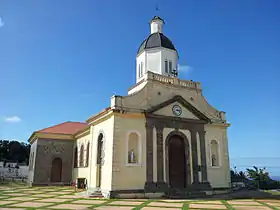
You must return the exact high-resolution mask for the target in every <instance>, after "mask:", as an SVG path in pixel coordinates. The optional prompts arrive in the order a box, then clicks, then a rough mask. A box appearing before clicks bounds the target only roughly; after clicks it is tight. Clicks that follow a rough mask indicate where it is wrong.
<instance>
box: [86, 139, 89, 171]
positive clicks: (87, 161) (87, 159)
mask: <svg viewBox="0 0 280 210" xmlns="http://www.w3.org/2000/svg"><path fill="white" fill-rule="evenodd" d="M88 164H89V142H88V144H87V158H86V167H88Z"/></svg>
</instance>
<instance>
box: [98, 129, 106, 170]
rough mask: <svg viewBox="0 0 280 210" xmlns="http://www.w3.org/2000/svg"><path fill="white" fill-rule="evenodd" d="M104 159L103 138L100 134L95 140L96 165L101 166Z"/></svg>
mask: <svg viewBox="0 0 280 210" xmlns="http://www.w3.org/2000/svg"><path fill="white" fill-rule="evenodd" d="M104 158H105V151H104V136H103V134H102V133H100V134H99V136H98V139H97V157H96V164H98V165H103V164H104Z"/></svg>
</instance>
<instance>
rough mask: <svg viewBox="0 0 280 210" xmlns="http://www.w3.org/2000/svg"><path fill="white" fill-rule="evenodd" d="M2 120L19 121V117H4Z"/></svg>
mask: <svg viewBox="0 0 280 210" xmlns="http://www.w3.org/2000/svg"><path fill="white" fill-rule="evenodd" d="M4 120H5V121H6V122H8V123H18V122H20V121H21V119H20V117H18V116H12V117H5V119H4Z"/></svg>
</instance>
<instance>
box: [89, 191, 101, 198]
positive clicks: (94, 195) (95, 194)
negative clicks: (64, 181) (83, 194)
mask: <svg viewBox="0 0 280 210" xmlns="http://www.w3.org/2000/svg"><path fill="white" fill-rule="evenodd" d="M89 197H90V198H104V196H103V195H102V192H101V190H100V189H95V190H94V191H93V192H91V193H90V194H89Z"/></svg>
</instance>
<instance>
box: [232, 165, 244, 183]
mask: <svg viewBox="0 0 280 210" xmlns="http://www.w3.org/2000/svg"><path fill="white" fill-rule="evenodd" d="M230 177H231V180H232V181H245V180H247V176H246V174H245V173H244V172H243V171H237V169H236V167H234V169H231V170H230Z"/></svg>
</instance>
